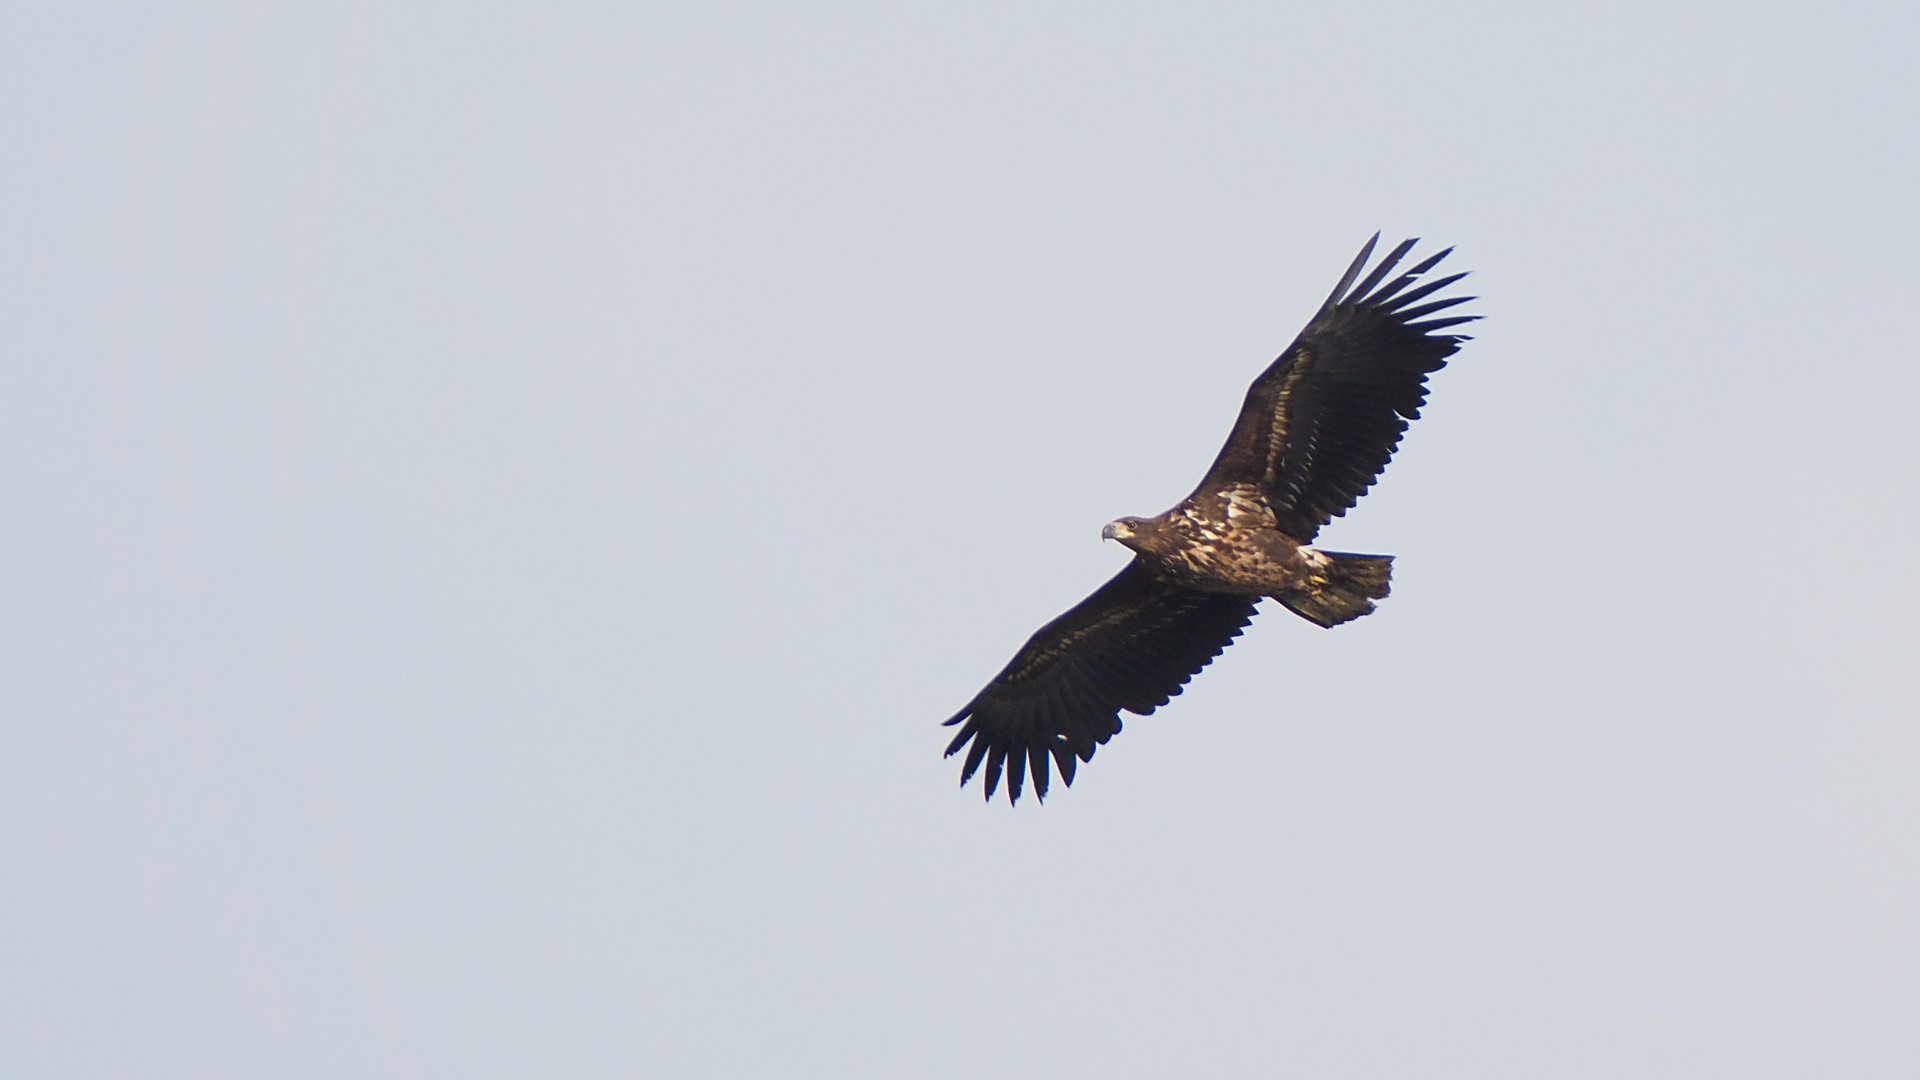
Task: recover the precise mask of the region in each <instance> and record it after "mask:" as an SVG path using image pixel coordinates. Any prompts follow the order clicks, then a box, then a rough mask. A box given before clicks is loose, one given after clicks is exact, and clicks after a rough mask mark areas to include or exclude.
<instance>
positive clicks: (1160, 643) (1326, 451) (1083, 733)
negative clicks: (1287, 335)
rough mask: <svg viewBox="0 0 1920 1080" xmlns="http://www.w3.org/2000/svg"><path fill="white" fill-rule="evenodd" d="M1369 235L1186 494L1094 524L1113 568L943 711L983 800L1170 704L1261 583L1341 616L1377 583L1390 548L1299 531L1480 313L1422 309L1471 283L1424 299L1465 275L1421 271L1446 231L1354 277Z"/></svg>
mask: <svg viewBox="0 0 1920 1080" xmlns="http://www.w3.org/2000/svg"><path fill="white" fill-rule="evenodd" d="M1379 239H1380V234H1378V233H1375V234H1374V236H1373V238H1372V239H1371V240H1368V241H1367V243H1366V246H1365V247H1363V248H1361V249H1360V254H1359V256H1358V257H1357V258H1355V259H1354V260H1353V265H1351V266H1349V267H1348V268H1347V272H1346V273H1345V274H1343V275H1342V276H1341V278H1340V283H1339V284H1338V285H1335V286H1334V288H1333V293H1332V294H1331V295H1329V296H1328V297H1327V301H1326V303H1324V304H1322V305H1321V307H1320V310H1319V311H1318V312H1316V313H1315V314H1314V316H1313V318H1312V319H1311V320H1310V321H1309V322H1308V323H1307V326H1306V329H1304V330H1302V331H1300V336H1299V337H1297V338H1295V339H1294V341H1293V344H1291V345H1289V346H1287V348H1286V350H1285V351H1283V352H1282V353H1281V354H1280V356H1279V358H1278V359H1276V360H1275V361H1274V362H1273V363H1272V365H1271V366H1269V367H1268V368H1267V370H1265V371H1263V372H1261V373H1260V377H1259V378H1257V379H1255V380H1254V381H1253V386H1252V387H1251V388H1250V389H1249V390H1248V391H1247V399H1246V402H1245V403H1244V404H1243V405H1242V406H1241V407H1240V417H1239V419H1237V420H1235V421H1234V424H1233V433H1232V434H1231V435H1229V436H1227V444H1226V445H1225V446H1224V447H1222V448H1221V450H1220V455H1219V457H1217V458H1215V459H1214V462H1213V467H1212V468H1210V469H1208V470H1207V475H1206V477H1205V478H1203V479H1202V480H1201V481H1200V486H1199V487H1197V488H1195V489H1194V491H1193V494H1191V495H1189V496H1187V497H1186V499H1184V500H1182V501H1181V503H1180V504H1179V505H1178V506H1175V507H1174V508H1173V509H1171V510H1168V511H1167V512H1166V513H1164V514H1160V515H1158V516H1157V517H1148V518H1139V517H1123V518H1121V519H1120V520H1118V521H1115V522H1112V523H1110V524H1108V525H1107V526H1106V528H1104V529H1102V530H1101V533H1100V535H1101V536H1103V537H1105V538H1106V539H1109V540H1117V541H1119V542H1120V543H1122V544H1124V545H1126V546H1127V547H1129V548H1131V549H1132V550H1133V552H1134V557H1133V561H1132V562H1130V563H1128V564H1127V566H1126V569H1124V570H1121V571H1120V573H1119V574H1117V575H1115V576H1114V578H1113V580H1111V581H1109V582H1107V583H1106V584H1105V585H1102V586H1101V587H1100V588H1099V589H1098V590H1096V591H1095V592H1094V593H1093V595H1092V596H1089V597H1087V598H1086V599H1085V600H1083V601H1081V602H1080V604H1079V605H1078V606H1076V607H1074V608H1073V609H1072V610H1070V611H1068V612H1067V613H1066V614H1064V615H1062V616H1060V617H1059V618H1057V619H1055V620H1053V621H1052V622H1050V623H1048V624H1047V625H1045V626H1043V627H1041V628H1040V629H1039V631H1038V632H1036V633H1035V634H1034V635H1033V637H1031V638H1029V639H1028V640H1027V643H1026V645H1025V646H1023V647H1022V648H1021V649H1020V651H1019V653H1017V654H1016V655H1015V656H1014V658H1013V661H1012V662H1011V663H1009V664H1008V665H1007V666H1006V668H1005V669H1004V670H1002V671H1001V672H1000V674H998V675H996V676H994V679H993V681H992V682H990V683H988V684H987V686H986V688H985V689H983V690H981V691H980V693H979V694H977V695H975V697H974V699H973V700H972V701H969V702H967V705H966V708H964V709H961V710H960V711H959V712H958V713H956V714H954V717H953V719H951V720H948V721H946V725H947V726H952V725H955V724H959V725H961V727H960V731H959V734H957V735H956V736H954V739H953V742H952V743H950V744H949V745H948V746H947V755H948V756H949V757H951V756H952V755H954V754H957V753H959V752H960V751H961V750H966V751H967V756H966V763H965V764H964V765H963V766H962V767H961V769H960V783H961V784H962V785H963V786H964V785H965V784H966V783H967V781H968V780H969V779H971V778H972V777H973V774H974V772H975V770H977V769H978V768H979V767H980V766H981V765H982V764H983V763H984V764H985V765H986V767H987V775H986V782H985V785H984V786H985V788H986V797H987V799H988V800H989V801H991V800H992V799H993V794H994V790H995V788H996V787H997V786H998V785H999V783H1000V778H1001V774H1002V772H1003V771H1004V772H1005V775H1006V780H1007V798H1008V801H1009V802H1013V803H1018V802H1019V801H1020V791H1021V788H1022V786H1023V785H1024V782H1025V780H1026V777H1027V776H1028V773H1029V769H1031V775H1032V777H1033V788H1034V794H1035V795H1037V796H1038V797H1039V798H1040V799H1042V800H1045V799H1046V797H1047V782H1048V777H1049V766H1050V765H1052V766H1057V767H1058V768H1059V770H1060V779H1061V780H1063V781H1065V782H1066V783H1067V784H1069V785H1071V784H1072V783H1073V774H1074V770H1075V769H1076V768H1077V765H1078V763H1079V762H1083V761H1091V760H1092V759H1093V752H1094V750H1095V748H1096V747H1098V746H1099V745H1100V744H1102V743H1105V742H1106V741H1107V740H1108V739H1110V738H1112V737H1113V736H1114V735H1115V734H1116V733H1118V732H1119V730H1120V716H1119V714H1120V711H1121V710H1122V709H1125V710H1126V711H1127V712H1130V713H1136V714H1139V715H1141V716H1145V715H1147V714H1148V713H1151V712H1153V710H1154V709H1156V708H1159V707H1160V706H1162V705H1165V704H1166V703H1167V701H1168V700H1169V699H1170V698H1172V697H1173V696H1174V695H1175V694H1178V693H1179V692H1180V689H1181V687H1183V686H1185V685H1186V683H1187V680H1189V679H1191V678H1193V676H1194V675H1195V674H1196V673H1198V672H1199V670H1200V669H1201V668H1203V667H1206V666H1207V664H1208V663H1209V662H1211V661H1212V660H1213V658H1214V657H1216V656H1218V655H1220V653H1221V651H1222V650H1224V649H1225V648H1226V647H1227V646H1228V645H1230V644H1232V642H1233V639H1234V638H1236V637H1239V636H1240V631H1241V630H1242V629H1243V628H1244V627H1245V626H1246V625H1247V624H1248V623H1249V622H1251V621H1252V620H1253V614H1254V606H1255V605H1256V604H1258V603H1259V601H1260V600H1261V599H1262V598H1265V597H1272V598H1273V599H1275V600H1278V601H1279V602H1280V603H1281V604H1282V605H1284V606H1285V607H1286V608H1287V609H1288V610H1290V611H1292V612H1293V613H1294V614H1296V615H1299V616H1300V617H1301V618H1304V619H1306V620H1307V621H1308V622H1311V623H1314V624H1315V625H1318V626H1338V625H1340V624H1341V623H1344V622H1348V621H1350V620H1352V619H1357V618H1359V617H1360V616H1362V615H1365V614H1367V613H1368V612H1370V611H1372V610H1373V602H1374V601H1375V600H1378V599H1380V598H1382V597H1384V596H1386V595H1387V583H1388V578H1389V576H1390V573H1391V570H1392V565H1393V557H1392V556H1390V555H1350V554H1346V553H1342V552H1335V551H1319V550H1316V549H1315V548H1313V547H1311V546H1309V545H1310V544H1311V543H1312V542H1313V538H1314V536H1315V535H1316V534H1318V533H1319V531H1320V528H1321V526H1323V525H1325V524H1326V523H1327V522H1328V521H1331V520H1332V519H1334V518H1336V517H1340V516H1341V515H1343V514H1345V513H1346V512H1347V510H1348V509H1349V508H1351V507H1352V506H1353V505H1354V503H1355V502H1357V501H1358V500H1359V498H1360V496H1361V495H1363V494H1365V493H1366V491H1367V489H1368V488H1370V487H1372V486H1373V483H1374V481H1375V480H1376V479H1377V478H1378V477H1379V475H1380V472H1381V470H1382V469H1384V468H1386V465H1387V459H1388V458H1390V457H1392V456H1393V451H1394V448H1395V447H1397V446H1398V445H1399V444H1400V436H1401V435H1402V434H1403V433H1405V432H1406V430H1407V424H1408V422H1409V421H1412V420H1414V419H1416V418H1418V417H1419V415H1420V406H1421V405H1423V404H1425V402H1426V398H1427V376H1428V375H1430V374H1432V373H1433V372H1435V371H1438V370H1440V368H1442V367H1444V366H1445V365H1446V362H1447V357H1449V356H1452V355H1453V353H1454V352H1455V351H1456V350H1457V349H1459V347H1460V343H1461V342H1463V341H1466V340H1468V339H1467V338H1466V337H1465V336H1464V335H1461V334H1450V333H1443V331H1445V330H1447V329H1448V328H1449V327H1453V326H1458V325H1459V324H1461V323H1465V322H1471V321H1473V320H1474V319H1476V318H1478V317H1479V316H1474V315H1458V314H1451V315H1446V316H1442V317H1438V318H1435V317H1432V316H1435V315H1436V313H1438V312H1442V311H1445V310H1447V309H1449V308H1452V307H1454V306H1455V305H1457V304H1462V303H1465V302H1467V301H1468V300H1471V299H1473V297H1471V296H1453V297H1443V298H1441V299H1436V300H1429V299H1428V297H1430V296H1432V295H1433V294H1434V293H1436V292H1439V291H1440V290H1442V289H1444V288H1446V287H1447V286H1449V285H1451V284H1453V283H1454V282H1456V281H1459V280H1460V279H1461V278H1463V277H1465V276H1466V275H1465V274H1453V275H1450V276H1447V277H1442V278H1438V279H1437V280H1424V281H1423V280H1422V275H1424V274H1426V273H1427V271H1429V270H1432V269H1433V268H1434V267H1435V266H1436V265H1438V264H1439V262H1440V260H1442V259H1444V258H1446V256H1447V255H1448V254H1449V253H1450V252H1451V251H1452V250H1453V249H1452V248H1448V249H1446V250H1445V251H1442V252H1440V253H1439V254H1437V255H1433V256H1431V257H1429V258H1427V259H1426V260H1425V261H1423V262H1420V263H1418V264H1416V265H1415V266H1413V267H1412V268H1410V269H1408V270H1406V271H1405V272H1403V273H1401V274H1400V275H1399V276H1397V277H1394V278H1392V279H1391V280H1389V279H1388V275H1389V274H1391V273H1392V272H1393V269H1394V267H1396V266H1398V265H1399V264H1400V261H1401V260H1402V259H1403V258H1405V257H1406V255H1407V253H1408V252H1409V251H1411V250H1412V249H1413V245H1414V243H1415V242H1416V241H1413V240H1408V241H1406V242H1404V243H1402V244H1400V245H1399V246H1398V247H1396V248H1394V249H1393V250H1392V251H1390V252H1388V253H1387V255H1386V257H1385V258H1384V259H1382V260H1381V261H1380V262H1379V263H1378V264H1377V265H1375V266H1374V267H1373V269H1372V270H1371V271H1369V272H1368V273H1367V275H1366V277H1365V279H1364V280H1362V279H1361V278H1360V274H1361V271H1363V270H1365V269H1366V265H1367V260H1368V258H1369V257H1370V256H1371V255H1372V254H1373V248H1374V244H1375V243H1377V242H1378V241H1379ZM1356 281H1358V284H1355V282H1356ZM1383 283H1384V284H1383ZM969 744H971V746H969Z"/></svg>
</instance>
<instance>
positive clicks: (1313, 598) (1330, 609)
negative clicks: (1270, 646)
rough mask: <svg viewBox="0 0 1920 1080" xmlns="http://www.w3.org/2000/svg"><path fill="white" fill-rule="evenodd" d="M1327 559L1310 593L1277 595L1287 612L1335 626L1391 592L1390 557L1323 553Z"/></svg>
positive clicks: (1357, 616)
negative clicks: (1319, 578) (1319, 577)
mask: <svg viewBox="0 0 1920 1080" xmlns="http://www.w3.org/2000/svg"><path fill="white" fill-rule="evenodd" d="M1320 554H1322V555H1325V556H1326V557H1327V558H1328V559H1329V560H1331V561H1330V562H1329V563H1328V564H1327V566H1326V568H1325V569H1324V570H1322V571H1321V575H1320V576H1321V578H1322V580H1318V581H1316V582H1315V583H1314V586H1313V588H1312V589H1310V590H1306V591H1302V592H1298V593H1290V594H1288V595H1285V596H1278V597H1275V599H1277V600H1279V601H1280V602H1281V603H1282V604H1285V605H1286V606H1287V610H1289V611H1291V612H1293V613H1294V614H1295V615H1298V616H1300V617H1301V618H1303V619H1305V620H1307V621H1308V622H1310V623H1313V624H1315V625H1317V626H1339V625H1340V624H1341V623H1343V622H1352V621H1353V620H1355V619H1357V618H1359V617H1360V616H1362V615H1365V614H1367V613H1368V612H1371V611H1372V610H1373V602H1374V601H1375V600H1379V599H1382V598H1384V597H1385V596H1386V595H1387V593H1389V592H1391V591H1392V590H1391V588H1390V587H1389V583H1390V582H1391V580H1392V578H1393V556H1391V555H1349V554H1347V553H1345V552H1339V551H1323V552H1321V553H1320Z"/></svg>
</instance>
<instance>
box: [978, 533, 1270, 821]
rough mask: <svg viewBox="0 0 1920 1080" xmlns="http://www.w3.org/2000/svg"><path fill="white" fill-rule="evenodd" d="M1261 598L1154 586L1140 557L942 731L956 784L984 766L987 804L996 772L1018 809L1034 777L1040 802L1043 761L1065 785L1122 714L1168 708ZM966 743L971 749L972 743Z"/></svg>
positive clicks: (1040, 635) (1041, 633) (1029, 647)
mask: <svg viewBox="0 0 1920 1080" xmlns="http://www.w3.org/2000/svg"><path fill="white" fill-rule="evenodd" d="M1257 601H1258V598H1257V597H1246V596H1230V595H1226V594H1221V593H1203V592H1197V591H1195V590H1191V589H1184V588H1180V587H1179V586H1175V585H1170V584H1168V583H1166V582H1164V581H1161V580H1160V579H1159V578H1157V577H1155V576H1154V575H1153V573H1152V572H1151V571H1149V570H1148V569H1147V568H1146V567H1145V565H1144V564H1143V563H1142V562H1141V561H1140V559H1139V558H1138V557H1136V558H1135V559H1134V561H1132V562H1130V563H1128V564H1127V566H1126V568H1125V569H1123V570H1121V571H1120V572H1119V573H1118V574H1116V575H1114V577H1113V578H1112V579H1111V580H1109V581H1108V582H1107V583H1106V584H1105V585H1102V586H1101V587H1100V588H1098V589H1096V590H1095V591H1094V593H1093V595H1091V596H1089V597H1087V598H1086V599H1085V600H1083V601H1081V602H1080V603H1079V604H1077V605H1075V606H1074V607H1073V608H1072V609H1071V610H1069V611H1067V612H1066V613H1065V614H1063V615H1061V616H1060V617H1059V618H1057V619H1055V620H1053V621H1052V622H1050V623H1048V624H1047V625H1045V626H1043V627H1041V628H1040V629H1039V630H1038V631H1036V632H1035V633H1034V635H1033V636H1032V637H1031V638H1029V639H1028V640H1027V643H1026V645H1024V646H1022V647H1021V649H1020V651H1019V653H1017V654H1015V656H1014V658H1013V660H1012V662H1011V663H1009V664H1008V665H1007V666H1006V668H1005V669H1004V670H1002V671H1001V672H1000V674H999V675H996V676H995V677H994V679H993V681H992V682H990V683H988V684H987V686H986V688H985V689H983V690H981V691H980V693H979V694H977V695H975V696H974V699H973V700H972V701H970V702H968V703H967V706H966V708H964V709H961V710H960V711H959V712H958V713H957V714H955V715H954V717H953V718H952V719H951V720H948V721H946V724H947V725H948V726H951V725H954V724H960V725H962V726H961V728H960V731H959V733H958V734H957V735H955V736H954V739H953V742H952V743H950V744H949V745H948V746H947V756H949V757H951V756H953V755H954V754H957V753H959V752H960V751H961V750H962V749H965V750H967V756H966V760H965V764H963V765H962V766H961V770H960V783H961V784H963V785H964V784H965V783H966V782H967V781H968V780H970V779H971V778H972V777H973V774H974V772H975V770H977V769H978V768H979V767H980V766H981V764H982V763H984V764H985V765H986V768H987V773H986V797H987V798H988V799H989V800H991V799H992V798H993V793H994V790H995V789H996V788H997V787H998V786H999V783H1000V777H1001V774H1002V772H1003V771H1004V772H1005V774H1006V778H1007V799H1008V801H1009V802H1013V803H1018V802H1019V801H1020V792H1021V788H1022V786H1023V784H1024V781H1025V779H1026V777H1027V775H1028V773H1029V770H1031V774H1032V777H1033V788H1034V794H1035V795H1036V796H1037V797H1039V798H1040V799H1041V800H1042V801H1045V799H1046V797H1047V785H1048V779H1049V776H1050V769H1049V763H1051V764H1052V766H1053V767H1057V768H1058V769H1059V771H1060V779H1061V780H1062V781H1064V782H1065V783H1067V784H1068V785H1072V783H1073V776H1074V771H1075V769H1076V768H1077V765H1078V763H1079V762H1083V761H1091V760H1092V759H1093V753H1094V750H1095V749H1096V748H1097V747H1098V746H1099V745H1100V744H1101V743H1104V742H1106V741H1107V740H1108V739H1110V738H1112V737H1113V736H1114V735H1115V734H1116V733H1117V732H1119V730H1120V717H1119V712H1120V710H1122V709H1125V710H1127V711H1128V712H1131V713H1138V714H1140V715H1142V716H1144V715H1146V714H1148V713H1151V712H1152V711H1153V710H1154V709H1156V708H1158V707H1160V706H1162V705H1165V704H1166V703H1167V701H1168V700H1169V699H1171V698H1172V697H1174V696H1175V695H1177V694H1179V693H1180V691H1181V688H1182V687H1184V686H1185V685H1186V683H1187V680H1189V679H1191V678H1192V677H1193V676H1194V675H1195V674H1196V673H1197V672H1199V670H1200V669H1201V668H1204V667H1206V666H1207V664H1208V663H1209V662H1211V661H1212V660H1213V658H1214V657H1216V656H1218V655H1220V653H1221V651H1222V650H1224V649H1225V648H1226V647H1227V646H1228V645H1229V644H1231V643H1232V642H1233V639H1234V638H1236V637H1239V636H1240V631H1241V629H1242V628H1244V627H1245V626H1246V625H1247V624H1248V623H1249V622H1251V621H1253V614H1254V606H1255V604H1256V603H1257ZM969 743H971V744H972V745H971V747H969V746H968V744H969Z"/></svg>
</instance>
